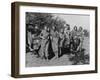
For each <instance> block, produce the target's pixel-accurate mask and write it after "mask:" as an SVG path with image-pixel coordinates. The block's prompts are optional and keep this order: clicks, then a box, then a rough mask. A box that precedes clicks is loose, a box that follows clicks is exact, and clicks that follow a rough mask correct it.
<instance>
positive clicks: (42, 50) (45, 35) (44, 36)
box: [39, 30, 49, 58]
mask: <svg viewBox="0 0 100 80" xmlns="http://www.w3.org/2000/svg"><path fill="white" fill-rule="evenodd" d="M48 35H49V33H48V32H47V31H46V30H42V32H41V34H40V38H41V48H40V50H39V54H40V56H41V58H43V56H46V57H47V56H48V50H47V49H48V44H47V42H48Z"/></svg>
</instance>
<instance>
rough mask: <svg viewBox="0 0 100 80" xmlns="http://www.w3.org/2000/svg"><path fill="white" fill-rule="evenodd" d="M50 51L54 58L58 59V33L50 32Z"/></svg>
mask: <svg viewBox="0 0 100 80" xmlns="http://www.w3.org/2000/svg"><path fill="white" fill-rule="evenodd" d="M51 36H52V49H53V52H54V54H55V56H56V57H58V32H57V31H53V30H51Z"/></svg>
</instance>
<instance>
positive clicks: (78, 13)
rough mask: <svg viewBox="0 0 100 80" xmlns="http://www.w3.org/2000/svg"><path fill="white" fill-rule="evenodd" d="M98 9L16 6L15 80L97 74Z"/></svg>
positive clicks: (19, 4)
mask: <svg viewBox="0 0 100 80" xmlns="http://www.w3.org/2000/svg"><path fill="white" fill-rule="evenodd" d="M97 30H98V29H97V7H96V6H81V5H58V4H43V3H28V2H14V3H12V56H11V59H12V60H11V61H12V70H11V71H12V77H16V78H19V77H40V76H41V77H42V76H56V75H58V76H59V75H72V74H85V73H97V59H98V58H97Z"/></svg>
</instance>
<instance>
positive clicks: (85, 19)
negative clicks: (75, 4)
mask: <svg viewBox="0 0 100 80" xmlns="http://www.w3.org/2000/svg"><path fill="white" fill-rule="evenodd" d="M54 16H55V17H57V16H58V17H59V18H61V19H63V20H65V21H66V23H67V24H70V26H71V29H73V27H74V26H75V25H76V26H77V27H80V26H82V27H83V29H87V30H88V31H89V30H90V24H89V23H90V16H89V15H75V14H54Z"/></svg>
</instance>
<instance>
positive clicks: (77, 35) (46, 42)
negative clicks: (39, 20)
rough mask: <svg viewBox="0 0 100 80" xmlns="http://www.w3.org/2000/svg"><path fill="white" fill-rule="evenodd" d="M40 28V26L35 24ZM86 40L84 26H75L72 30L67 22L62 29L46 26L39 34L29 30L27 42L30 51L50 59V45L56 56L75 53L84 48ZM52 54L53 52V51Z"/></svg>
mask: <svg viewBox="0 0 100 80" xmlns="http://www.w3.org/2000/svg"><path fill="white" fill-rule="evenodd" d="M35 29H38V26H35ZM83 40H84V32H83V28H82V27H81V26H80V27H79V28H78V27H77V26H74V28H73V29H72V30H71V29H70V25H69V24H65V25H64V26H63V27H62V28H61V29H59V30H57V27H55V26H52V27H51V28H50V27H48V26H44V28H43V29H42V30H41V31H40V33H39V34H37V33H34V34H32V33H31V31H27V43H28V45H27V46H28V48H29V49H30V51H32V52H33V53H35V54H36V55H37V56H38V57H40V58H41V59H45V60H48V56H49V54H50V52H51V51H50V50H49V48H50V45H51V48H52V51H53V53H54V57H55V58H59V57H60V56H61V55H63V54H75V55H77V52H78V51H81V50H82V47H83ZM51 54H52V53H51Z"/></svg>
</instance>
